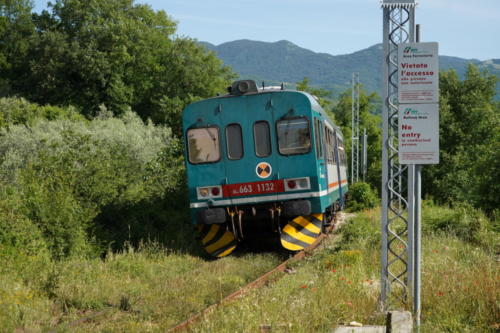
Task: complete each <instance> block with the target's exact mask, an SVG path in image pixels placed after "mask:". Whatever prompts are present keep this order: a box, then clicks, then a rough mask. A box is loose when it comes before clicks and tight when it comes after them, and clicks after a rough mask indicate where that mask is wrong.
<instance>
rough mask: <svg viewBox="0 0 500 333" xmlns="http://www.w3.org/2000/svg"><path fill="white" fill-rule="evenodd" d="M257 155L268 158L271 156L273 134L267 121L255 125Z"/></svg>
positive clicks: (254, 134) (254, 135)
mask: <svg viewBox="0 0 500 333" xmlns="http://www.w3.org/2000/svg"><path fill="white" fill-rule="evenodd" d="M253 137H254V143H255V155H257V156H258V157H267V156H269V155H271V134H270V132H269V124H268V123H267V121H263V120H262V121H257V122H255V123H254V124H253Z"/></svg>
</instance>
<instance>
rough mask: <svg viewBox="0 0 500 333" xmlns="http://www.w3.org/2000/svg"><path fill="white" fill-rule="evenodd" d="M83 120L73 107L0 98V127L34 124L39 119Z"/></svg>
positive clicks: (13, 98) (21, 99)
mask: <svg viewBox="0 0 500 333" xmlns="http://www.w3.org/2000/svg"><path fill="white" fill-rule="evenodd" d="M43 119H46V120H56V119H72V120H83V119H84V118H83V116H82V115H80V114H79V113H78V112H77V111H76V109H75V108H73V107H67V108H61V107H57V106H52V105H46V106H40V105H38V104H35V103H30V102H28V101H27V100H26V99H24V98H15V97H12V98H0V128H2V127H6V126H9V125H34V124H35V123H36V122H37V121H39V120H43Z"/></svg>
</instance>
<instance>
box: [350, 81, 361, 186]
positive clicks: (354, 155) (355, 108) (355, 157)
mask: <svg viewBox="0 0 500 333" xmlns="http://www.w3.org/2000/svg"><path fill="white" fill-rule="evenodd" d="M351 100H352V103H351V105H352V106H351V119H352V132H351V182H352V183H355V182H357V181H359V164H360V163H359V162H360V161H359V73H352V96H351Z"/></svg>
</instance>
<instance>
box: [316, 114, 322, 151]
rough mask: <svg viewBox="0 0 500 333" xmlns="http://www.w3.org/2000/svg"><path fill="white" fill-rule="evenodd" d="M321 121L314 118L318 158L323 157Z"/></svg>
mask: <svg viewBox="0 0 500 333" xmlns="http://www.w3.org/2000/svg"><path fill="white" fill-rule="evenodd" d="M320 126H321V125H320V121H319V119H317V118H314V138H315V141H316V157H317V158H322V157H323V149H322V145H321V127H320Z"/></svg>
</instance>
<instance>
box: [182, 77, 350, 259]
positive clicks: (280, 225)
mask: <svg viewBox="0 0 500 333" xmlns="http://www.w3.org/2000/svg"><path fill="white" fill-rule="evenodd" d="M228 91H229V93H228V94H227V95H224V96H218V97H214V98H210V99H206V100H202V101H199V102H195V103H193V104H191V105H189V106H188V107H186V109H185V110H184V112H183V131H184V132H183V133H184V136H185V137H184V138H185V160H186V169H187V176H188V187H189V200H190V211H191V217H192V222H193V223H194V224H196V225H198V229H199V231H200V232H201V241H202V243H203V246H204V248H205V249H206V251H207V252H208V253H210V254H211V255H213V256H215V257H223V256H226V255H228V254H230V253H231V252H232V251H233V250H234V249H235V248H236V247H237V245H238V243H239V242H241V241H243V240H244V239H245V238H246V237H259V236H258V235H259V233H258V232H256V230H260V231H262V230H264V231H266V230H267V231H269V232H274V233H275V235H276V236H279V238H278V237H276V239H280V241H281V244H282V245H283V246H284V247H285V248H287V249H289V250H292V251H296V250H301V249H303V248H305V247H307V246H308V245H310V244H311V243H313V242H314V240H315V239H316V238H317V237H318V236H319V235H320V234H321V232H322V230H323V228H324V227H325V225H327V224H328V223H329V222H330V221H331V219H332V217H333V214H335V212H336V211H337V210H339V209H341V208H342V206H343V202H344V196H345V194H346V193H347V190H348V184H347V167H346V155H345V149H344V143H343V136H342V133H341V131H340V129H339V128H338V127H337V126H335V124H334V123H333V122H332V121H331V120H330V119H329V118H328V116H327V115H326V113H325V111H324V110H323V109H322V108H321V106H320V105H319V104H318V102H317V101H316V99H315V98H314V97H313V96H311V95H310V94H308V93H305V92H300V91H294V90H285V89H283V87H275V88H258V87H257V85H256V84H255V82H254V81H252V80H241V81H237V82H235V83H233V84H232V86H231V87H229V88H228ZM256 235H257V236H256Z"/></svg>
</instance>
